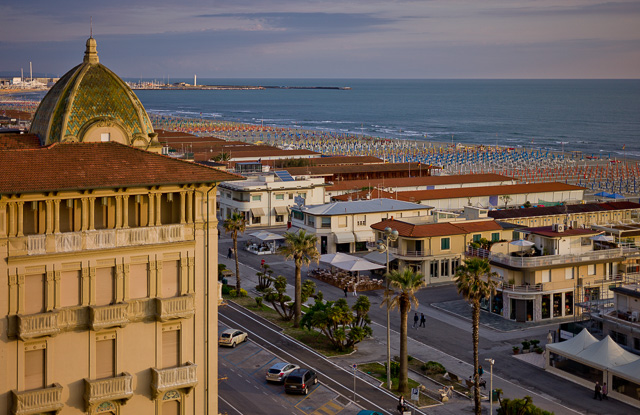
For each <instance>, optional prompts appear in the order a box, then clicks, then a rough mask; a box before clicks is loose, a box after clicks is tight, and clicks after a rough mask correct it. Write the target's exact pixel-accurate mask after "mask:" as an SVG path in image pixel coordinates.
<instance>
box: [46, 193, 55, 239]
mask: <svg viewBox="0 0 640 415" xmlns="http://www.w3.org/2000/svg"><path fill="white" fill-rule="evenodd" d="M44 204H45V206H46V208H45V216H44V217H45V219H44V233H45V234H47V235H51V234H52V233H53V222H54V212H53V200H51V199H49V200H45V202H44Z"/></svg>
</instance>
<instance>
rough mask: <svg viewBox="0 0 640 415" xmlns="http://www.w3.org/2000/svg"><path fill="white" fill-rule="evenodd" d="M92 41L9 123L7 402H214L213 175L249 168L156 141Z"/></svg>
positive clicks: (139, 410) (0, 248)
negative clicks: (206, 162) (164, 147)
mask: <svg viewBox="0 0 640 415" xmlns="http://www.w3.org/2000/svg"><path fill="white" fill-rule="evenodd" d="M95 46H96V43H95V40H94V39H93V38H90V39H89V40H88V41H87V52H86V54H85V59H84V62H83V63H82V64H80V65H79V66H77V67H75V68H73V69H72V70H71V71H69V72H68V73H67V74H66V75H65V76H64V77H63V79H62V80H61V81H60V82H59V83H58V84H56V86H55V87H54V88H53V89H52V90H51V91H50V92H49V94H47V96H46V97H45V99H44V100H43V101H42V103H41V104H40V107H39V108H38V110H37V113H36V119H35V121H34V125H33V126H32V129H31V133H30V134H20V133H5V134H0V165H1V166H2V170H3V172H2V174H0V279H1V280H2V284H0V298H1V299H2V300H1V301H0V322H1V324H0V413H1V414H13V415H27V414H43V413H46V414H52V413H60V414H65V415H66V414H69V415H72V414H112V415H116V414H122V415H124V414H162V415H168V414H171V415H187V414H194V415H195V414H212V415H213V414H217V413H218V357H217V356H218V349H217V345H218V343H217V334H218V329H217V328H218V301H220V299H221V290H220V288H221V286H220V285H219V283H218V278H217V265H218V260H217V259H218V231H217V225H218V222H217V219H216V189H217V186H218V184H219V183H220V182H222V181H228V180H239V179H241V177H240V176H236V175H233V174H229V173H226V172H223V171H221V170H218V169H215V168H211V167H206V166H202V165H198V164H194V163H190V162H187V161H183V160H177V159H173V158H170V157H167V156H164V155H161V154H156V153H154V152H151V151H146V150H148V149H152V150H153V149H155V148H156V146H157V143H156V142H155V134H154V132H153V128H152V126H151V123H150V122H149V118H148V116H147V114H146V112H145V110H144V108H143V107H142V105H141V104H140V102H139V101H138V100H137V98H136V97H135V95H134V94H133V93H132V92H131V91H130V90H129V88H127V87H126V85H125V84H124V83H123V82H122V81H121V80H120V79H119V78H118V77H117V76H116V75H115V74H113V73H112V72H111V71H109V70H108V69H107V68H105V67H104V66H102V65H100V64H99V63H98V57H97V54H96V52H95ZM125 404H126V406H125Z"/></svg>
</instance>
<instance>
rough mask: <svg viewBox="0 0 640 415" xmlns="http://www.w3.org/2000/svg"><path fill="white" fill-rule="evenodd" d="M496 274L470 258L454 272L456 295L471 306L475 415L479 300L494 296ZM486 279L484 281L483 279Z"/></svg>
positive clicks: (477, 407) (478, 408)
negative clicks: (460, 296) (459, 295)
mask: <svg viewBox="0 0 640 415" xmlns="http://www.w3.org/2000/svg"><path fill="white" fill-rule="evenodd" d="M497 276H498V274H497V273H495V272H492V271H491V265H490V264H489V261H488V260H486V259H482V258H477V257H471V258H468V259H466V260H465V261H464V264H463V265H461V266H460V267H459V268H458V270H457V271H456V276H455V281H456V286H457V288H458V293H459V294H462V296H463V297H464V298H465V299H466V300H467V301H468V302H469V303H470V304H471V306H472V307H473V309H472V317H471V321H472V325H473V329H472V332H471V333H472V338H473V381H474V385H475V388H474V401H475V412H476V415H480V413H481V411H482V408H481V406H480V390H479V389H478V387H479V386H480V375H479V374H478V344H479V342H480V333H479V331H480V330H479V327H480V300H482V299H484V298H487V297H489V296H491V295H492V294H495V292H496V281H495V280H492V279H491V278H495V277H497ZM483 277H486V281H485V280H484V279H483Z"/></svg>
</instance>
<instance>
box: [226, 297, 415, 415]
mask: <svg viewBox="0 0 640 415" xmlns="http://www.w3.org/2000/svg"><path fill="white" fill-rule="evenodd" d="M230 307H232V308H233V309H234V310H235V311H237V312H238V313H240V314H243V315H244V316H246V317H249V318H251V319H253V317H251V316H250V315H249V314H247V313H246V312H244V311H243V310H242V309H240V308H239V306H237V305H235V304H230ZM220 319H227V320H228V321H231V322H232V323H234V324H236V325H238V326H239V327H242V328H243V329H244V330H245V331H247V332H248V333H251V334H252V335H253V336H256V337H257V338H258V339H261V340H262V341H264V342H265V343H268V344H269V345H271V347H273V348H274V349H277V350H279V351H280V352H281V353H284V354H285V355H287V356H291V357H292V358H294V359H296V360H298V361H300V362H302V363H303V364H304V365H306V366H311V365H309V364H307V363H305V362H304V361H303V360H301V359H300V358H297V357H296V356H294V355H292V354H291V353H289V352H287V351H286V350H284V349H282V348H280V347H278V346H276V345H275V344H273V343H272V342H270V341H268V340H267V339H265V338H263V337H260V336H259V335H258V334H257V333H255V332H253V331H251V330H250V329H248V328H246V327H244V326H242V325H241V324H240V323H238V322H237V321H235V320H233V319H232V318H230V317H227V316H225V315H222V314H221V315H220V316H219V318H218V320H220ZM253 320H254V323H257V324H260V325H261V326H263V327H264V328H266V329H267V330H270V331H272V332H273V333H275V334H276V335H278V336H281V337H285V338H287V339H289V340H291V341H293V339H291V338H290V337H287V336H285V335H283V334H282V333H280V332H278V331H276V330H274V329H273V328H271V327H269V326H267V325H266V324H264V323H262V322H261V321H258V320H255V319H253ZM297 344H298V346H299V347H301V348H303V349H305V350H307V351H308V352H310V353H312V354H314V355H316V356H317V357H318V358H320V359H322V360H324V361H325V362H327V363H328V364H331V365H332V366H334V367H335V368H336V369H339V370H342V371H343V372H346V373H348V374H349V375H353V371H352V370H347V369H345V368H343V367H342V366H339V365H337V364H335V363H334V362H332V361H331V360H329V359H327V358H326V357H325V356H323V355H321V354H320V353H318V352H316V351H315V350H313V349H312V348H310V347H307V346H306V345H304V344H302V343H297ZM316 371H317V372H318V373H320V374H322V375H324V376H326V374H325V373H323V372H321V371H319V370H316ZM327 379H331V380H333V381H334V382H335V383H337V384H338V385H340V386H342V387H343V388H344V389H347V390H348V389H349V388H348V387H346V386H344V385H342V384H340V382H337V381H335V380H334V379H333V378H331V377H329V376H327ZM366 383H367V384H369V385H371V384H370V383H368V382H366ZM324 386H325V387H326V388H327V389H329V390H331V391H333V392H335V393H336V394H337V395H340V396H343V397H345V398H346V399H348V400H349V401H352V400H351V399H350V398H349V397H347V396H346V395H344V394H342V393H339V392H338V391H336V390H335V389H333V388H331V387H330V386H328V385H326V384H325V385H324ZM372 386H373V385H372ZM374 387H375V386H374ZM376 389H378V390H379V391H380V392H382V393H384V394H386V395H387V396H389V397H391V398H393V399H394V400H395V399H396V396H395V395H393V394H392V393H390V392H388V391H387V390H385V389H381V388H379V387H377V388H376ZM358 396H359V397H360V399H361V400H363V401H365V402H367V403H369V404H371V405H373V406H377V405H376V404H375V403H373V402H371V401H370V400H368V399H366V398H365V397H363V396H362V395H358ZM352 402H353V401H352ZM380 410H381V411H382V412H384V413H386V414H388V415H393V413H391V412H388V411H387V410H385V409H380ZM416 413H419V414H426V413H425V412H422V411H421V410H419V409H417V410H416Z"/></svg>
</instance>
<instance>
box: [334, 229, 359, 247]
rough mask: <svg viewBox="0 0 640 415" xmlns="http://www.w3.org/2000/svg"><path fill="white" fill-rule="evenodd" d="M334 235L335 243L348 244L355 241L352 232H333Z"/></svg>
mask: <svg viewBox="0 0 640 415" xmlns="http://www.w3.org/2000/svg"><path fill="white" fill-rule="evenodd" d="M334 235H335V236H336V243H337V244H348V243H351V242H355V241H356V238H355V236H354V235H353V232H339V233H335V234H334Z"/></svg>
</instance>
